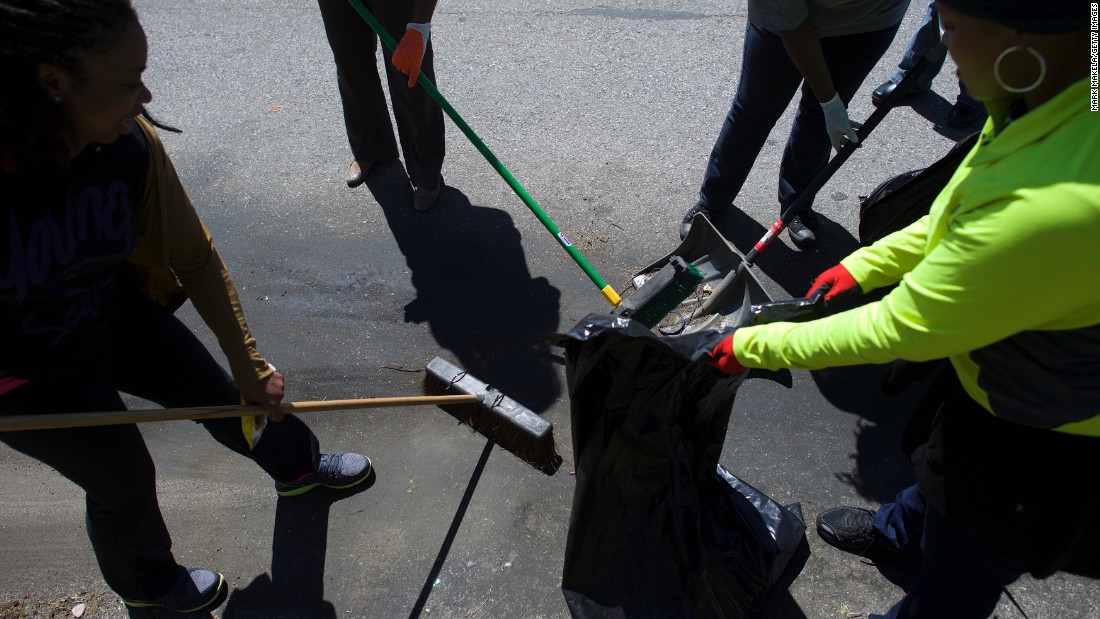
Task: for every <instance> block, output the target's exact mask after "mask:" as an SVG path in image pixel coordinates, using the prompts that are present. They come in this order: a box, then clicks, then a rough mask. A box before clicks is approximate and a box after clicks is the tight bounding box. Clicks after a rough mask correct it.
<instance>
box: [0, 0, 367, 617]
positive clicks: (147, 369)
mask: <svg viewBox="0 0 1100 619" xmlns="http://www.w3.org/2000/svg"><path fill="white" fill-rule="evenodd" d="M146 54H147V47H146V39H145V34H144V32H143V31H142V28H141V26H140V24H139V22H138V18H137V15H136V13H135V12H134V9H133V8H132V6H131V4H130V2H129V0H0V85H2V87H0V239H3V240H2V241H0V243H2V244H0V341H2V342H3V345H2V346H0V415H11V414H28V413H32V414H33V413H47V412H51V413H60V412H87V411H106V410H117V409H122V408H124V407H125V405H124V404H123V401H122V399H121V397H120V396H119V391H123V392H126V393H130V394H134V395H136V396H139V397H141V398H144V399H147V400H150V401H153V402H156V403H158V404H160V405H162V406H166V407H181V406H206V405H221V404H237V403H239V402H240V401H241V400H244V401H246V402H251V403H256V404H260V405H262V406H263V407H264V408H266V409H267V411H268V414H267V417H268V418H269V419H270V420H271V421H273V422H275V423H269V424H266V427H265V429H264V430H263V432H262V433H259V434H258V433H252V434H251V435H250V436H247V437H246V435H245V433H244V432H243V431H242V421H241V420H240V419H225V420H210V421H204V422H202V424H203V426H205V428H206V429H207V430H208V431H209V432H210V434H211V435H213V437H214V438H215V439H216V440H218V441H219V442H221V443H223V444H224V445H226V446H228V447H229V448H230V449H232V450H234V451H236V452H238V453H240V454H242V455H244V456H246V457H248V458H250V459H252V460H253V461H255V462H256V463H257V464H258V465H259V466H260V467H261V468H262V469H263V470H264V471H265V472H266V473H268V474H269V475H270V476H271V477H272V478H273V479H274V480H275V487H276V490H277V491H278V493H279V494H280V495H281V496H291V495H296V494H301V493H302V492H305V491H308V490H310V489H312V488H314V487H316V486H318V485H324V486H328V487H332V488H346V487H349V486H353V485H355V484H358V483H360V482H362V481H363V480H365V479H366V478H367V477H368V476H369V475H370V472H371V465H370V461H369V460H368V459H367V458H366V457H365V456H362V455H359V454H354V453H343V454H320V453H319V452H318V447H317V439H316V437H315V436H314V435H313V433H312V432H311V431H310V430H309V428H308V427H307V426H306V425H305V424H304V423H303V422H302V421H301V420H299V419H297V418H295V417H293V416H286V417H284V416H283V414H282V412H281V411H280V408H279V403H280V402H281V400H282V398H283V392H284V384H283V376H282V375H281V374H280V373H278V372H276V371H275V369H274V368H273V367H272V366H271V365H269V364H268V363H267V362H266V361H265V360H264V359H263V357H261V356H260V355H259V353H258V351H257V348H256V341H255V339H254V338H253V337H252V335H251V333H250V331H249V328H248V325H247V323H246V322H245V319H244V315H243V313H242V311H241V306H240V303H239V302H238V299H237V293H236V290H235V288H234V286H233V282H232V279H231V278H230V276H229V273H228V272H227V271H226V269H225V266H224V264H223V263H222V260H221V258H220V257H219V256H218V253H217V250H216V249H215V248H214V246H213V243H212V241H211V238H210V235H209V233H208V232H207V230H206V228H205V226H204V225H203V224H202V222H201V221H200V220H199V217H198V215H197V214H196V212H195V209H194V206H193V205H192V204H191V201H190V199H189V198H188V196H187V193H186V191H185V190H184V188H183V187H182V185H181V184H180V180H179V178H178V177H177V175H176V173H175V170H174V169H173V167H172V163H171V161H170V160H169V158H168V156H167V154H166V153H165V151H164V148H163V146H162V145H161V143H160V140H159V138H158V136H157V133H156V131H155V130H154V128H153V125H152V123H151V122H150V121H149V120H148V118H147V117H146V116H145V115H144V114H143V112H144V106H145V104H147V103H149V102H150V101H151V99H152V96H151V94H150V92H149V90H148V89H147V88H146V87H145V85H144V84H143V83H142V73H143V71H144V70H145V64H146ZM188 298H190V300H191V301H192V303H193V304H194V306H195V308H196V310H197V311H198V313H199V315H200V316H201V317H202V319H203V321H204V322H205V323H206V324H207V325H208V326H209V327H210V329H211V330H212V331H213V332H214V334H215V335H216V336H217V338H218V342H219V345H220V347H221V349H222V351H223V353H224V354H225V356H226V358H227V360H228V362H229V366H230V368H231V370H232V378H230V376H229V375H228V374H227V373H226V372H225V370H223V369H222V368H221V366H219V364H218V363H217V362H216V361H215V360H214V359H213V358H212V357H211V355H210V353H209V352H208V351H207V350H206V349H205V348H204V347H203V345H202V344H201V343H200V342H199V341H198V340H197V339H196V338H195V337H194V335H193V334H192V333H191V331H190V330H189V329H188V328H187V327H186V326H185V325H184V324H183V323H181V322H180V321H179V320H178V319H177V318H175V317H174V316H173V314H172V312H173V310H175V309H176V308H178V307H179V306H180V304H182V303H183V302H184V301H185V300H186V299H188ZM0 441H3V442H4V443H6V444H7V445H8V446H10V447H12V448H13V449H15V450H17V451H20V452H22V453H24V454H26V455H28V456H30V457H32V458H36V459H38V460H40V461H41V462H43V463H45V464H47V465H49V466H51V467H53V468H54V469H56V470H57V471H58V472H59V473H61V474H62V475H64V476H65V477H67V478H68V479H69V480H71V481H72V482H74V483H75V484H77V485H78V486H80V487H81V488H82V489H83V490H84V491H85V493H86V503H87V531H88V536H89V538H90V540H91V543H92V548H93V550H94V551H95V556H96V560H97V561H98V563H99V566H100V570H101V571H102V573H103V576H104V579H105V580H106V582H107V584H108V585H109V586H110V587H111V588H112V589H114V590H115V591H116V592H117V593H118V594H119V595H120V596H122V598H123V600H124V601H125V602H126V604H128V605H130V606H158V607H163V608H167V609H169V610H173V611H178V612H190V611H195V610H200V609H204V608H206V609H210V608H214V607H216V606H217V605H218V604H220V603H221V601H222V600H224V598H225V595H226V585H225V582H224V579H223V577H222V576H221V575H220V574H218V573H217V572H214V571H211V570H206V569H189V568H185V567H182V566H180V565H179V564H178V563H177V562H176V560H175V557H174V556H173V554H172V552H171V538H170V536H169V534H168V531H167V528H166V527H165V524H164V521H163V519H162V517H161V514H160V508H159V506H158V504H157V496H156V485H155V471H154V466H153V462H152V459H151V458H150V456H149V452H148V450H147V448H146V446H145V443H144V441H143V440H142V437H141V434H140V432H139V431H138V429H137V427H136V426H135V425H133V424H131V425H121V426H104V427H91V428H81V429H68V430H41V431H23V432H7V433H0Z"/></svg>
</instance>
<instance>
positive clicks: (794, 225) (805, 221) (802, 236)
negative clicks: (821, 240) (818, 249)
mask: <svg viewBox="0 0 1100 619" xmlns="http://www.w3.org/2000/svg"><path fill="white" fill-rule="evenodd" d="M817 227H818V222H817V215H815V214H814V212H813V211H806V212H805V213H803V214H801V215H799V216H797V217H795V218H794V219H792V220H791V223H789V224H787V234H788V235H789V236H790V237H791V241H792V242H793V243H794V244H795V246H796V247H798V248H799V249H809V248H810V247H813V246H814V244H815V243H817V236H816V235H814V230H816V229H817Z"/></svg>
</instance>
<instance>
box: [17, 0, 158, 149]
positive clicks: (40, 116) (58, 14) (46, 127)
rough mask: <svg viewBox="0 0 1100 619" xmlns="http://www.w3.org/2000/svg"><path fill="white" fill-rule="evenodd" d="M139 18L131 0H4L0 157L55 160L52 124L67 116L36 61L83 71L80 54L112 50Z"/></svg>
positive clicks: (55, 142) (58, 146) (53, 125)
mask: <svg viewBox="0 0 1100 619" xmlns="http://www.w3.org/2000/svg"><path fill="white" fill-rule="evenodd" d="M136 22H137V13H136V12H135V11H134V7H133V6H132V4H131V3H130V0H0V85H2V87H0V160H3V162H4V163H5V164H10V163H11V162H13V161H14V162H18V164H27V165H31V166H34V165H36V164H42V163H46V162H49V161H53V160H56V156H57V155H58V153H60V152H61V148H62V147H61V144H60V140H59V138H58V136H57V135H56V132H55V129H54V127H56V126H57V123H58V122H59V121H61V120H63V119H60V118H59V115H60V113H61V112H60V110H59V109H58V106H57V105H54V104H53V103H52V102H51V101H50V98H49V95H48V94H47V93H46V91H45V90H44V89H43V88H42V87H41V86H40V85H39V83H38V76H37V67H38V65H39V64H41V63H48V64H53V65H56V66H58V67H61V68H63V69H65V70H68V71H73V72H79V71H80V54H81V53H85V52H88V51H102V50H105V49H107V48H109V47H110V45H111V44H113V43H114V42H115V41H116V40H117V39H118V38H119V37H120V36H121V35H122V34H123V33H124V32H125V31H126V28H127V27H128V26H129V25H130V24H131V23H136ZM7 167H10V166H9V165H5V168H7ZM18 167H22V165H18Z"/></svg>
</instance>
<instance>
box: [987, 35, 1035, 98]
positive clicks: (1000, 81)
mask: <svg viewBox="0 0 1100 619" xmlns="http://www.w3.org/2000/svg"><path fill="white" fill-rule="evenodd" d="M1021 50H1023V51H1025V52H1027V53H1029V54H1031V55H1032V57H1034V58H1035V59H1036V60H1038V61H1039V77H1038V79H1036V80H1035V81H1034V82H1033V83H1032V84H1030V85H1028V86H1024V87H1023V88H1016V87H1014V86H1009V85H1008V84H1007V83H1005V80H1004V78H1003V77H1001V61H1003V60H1004V59H1005V57H1006V56H1008V55H1009V54H1011V53H1013V52H1018V51H1021ZM1046 76H1047V60H1046V58H1043V55H1042V54H1040V53H1039V52H1037V51H1035V49H1034V48H1033V47H1031V46H1030V45H1028V46H1026V47H1020V46H1019V45H1013V46H1012V47H1010V48H1008V49H1006V50H1005V51H1003V52H1001V54H1000V55H999V56H997V61H996V62H994V63H993V79H995V80H997V85H998V86H1000V87H1001V88H1004V89H1005V90H1007V91H1008V92H1012V93H1016V94H1024V93H1028V92H1031V91H1032V90H1035V89H1036V88H1038V87H1039V84H1042V83H1043V79H1044V78H1046Z"/></svg>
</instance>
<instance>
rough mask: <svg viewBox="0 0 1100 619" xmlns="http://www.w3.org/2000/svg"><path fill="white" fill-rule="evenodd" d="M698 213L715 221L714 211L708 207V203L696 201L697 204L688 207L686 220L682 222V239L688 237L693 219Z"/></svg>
mask: <svg viewBox="0 0 1100 619" xmlns="http://www.w3.org/2000/svg"><path fill="white" fill-rule="evenodd" d="M696 215H702V216H703V217H706V218H707V219H708V220H710V221H711V222H713V221H714V219H713V218H714V212H713V211H711V210H710V209H709V208H707V205H706V204H703V203H702V202H696V203H695V206H693V207H691V208H689V209H688V212H687V213H686V214H685V215H684V221H683V223H681V224H680V240H681V241H682V240H684V239H686V238H687V235H688V233H689V232H691V221H692V220H693V219H695V216H696Z"/></svg>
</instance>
